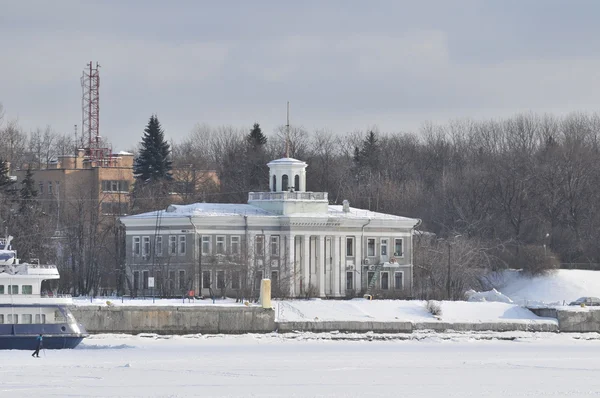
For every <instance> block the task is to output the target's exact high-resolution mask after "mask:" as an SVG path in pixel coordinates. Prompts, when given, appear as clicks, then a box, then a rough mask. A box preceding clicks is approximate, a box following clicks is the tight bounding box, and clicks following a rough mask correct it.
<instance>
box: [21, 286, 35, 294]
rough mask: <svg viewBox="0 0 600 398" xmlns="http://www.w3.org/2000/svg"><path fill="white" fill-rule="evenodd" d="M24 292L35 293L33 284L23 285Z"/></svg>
mask: <svg viewBox="0 0 600 398" xmlns="http://www.w3.org/2000/svg"><path fill="white" fill-rule="evenodd" d="M21 290H22V291H21V293H22V294H33V286H32V285H23V286H22V287H21Z"/></svg>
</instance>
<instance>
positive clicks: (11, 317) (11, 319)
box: [7, 314, 19, 324]
mask: <svg viewBox="0 0 600 398" xmlns="http://www.w3.org/2000/svg"><path fill="white" fill-rule="evenodd" d="M7 318H8V322H7V323H14V324H18V323H19V315H17V314H8V316H7Z"/></svg>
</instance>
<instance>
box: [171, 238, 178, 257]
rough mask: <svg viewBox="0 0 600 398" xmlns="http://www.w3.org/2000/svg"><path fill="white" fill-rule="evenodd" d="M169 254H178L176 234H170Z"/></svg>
mask: <svg viewBox="0 0 600 398" xmlns="http://www.w3.org/2000/svg"><path fill="white" fill-rule="evenodd" d="M169 255H170V256H176V255H177V237H176V236H175V235H169Z"/></svg>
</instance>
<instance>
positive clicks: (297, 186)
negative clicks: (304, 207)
mask: <svg viewBox="0 0 600 398" xmlns="http://www.w3.org/2000/svg"><path fill="white" fill-rule="evenodd" d="M299 190H300V176H299V175H298V174H296V177H294V191H296V192H297V191H299Z"/></svg>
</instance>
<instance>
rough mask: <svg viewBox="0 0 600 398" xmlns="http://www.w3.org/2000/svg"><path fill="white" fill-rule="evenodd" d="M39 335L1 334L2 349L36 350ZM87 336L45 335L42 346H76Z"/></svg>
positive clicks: (57, 348)
mask: <svg viewBox="0 0 600 398" xmlns="http://www.w3.org/2000/svg"><path fill="white" fill-rule="evenodd" d="M36 337H37V335H31V336H22V335H21V336H0V350H31V351H33V350H35V349H36V347H37V340H36ZM85 337H86V336H76V335H75V336H67V335H65V336H44V343H43V345H42V348H44V349H47V350H59V349H64V348H75V347H77V345H78V344H79V343H81V341H82V340H83V339H84V338H85Z"/></svg>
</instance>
